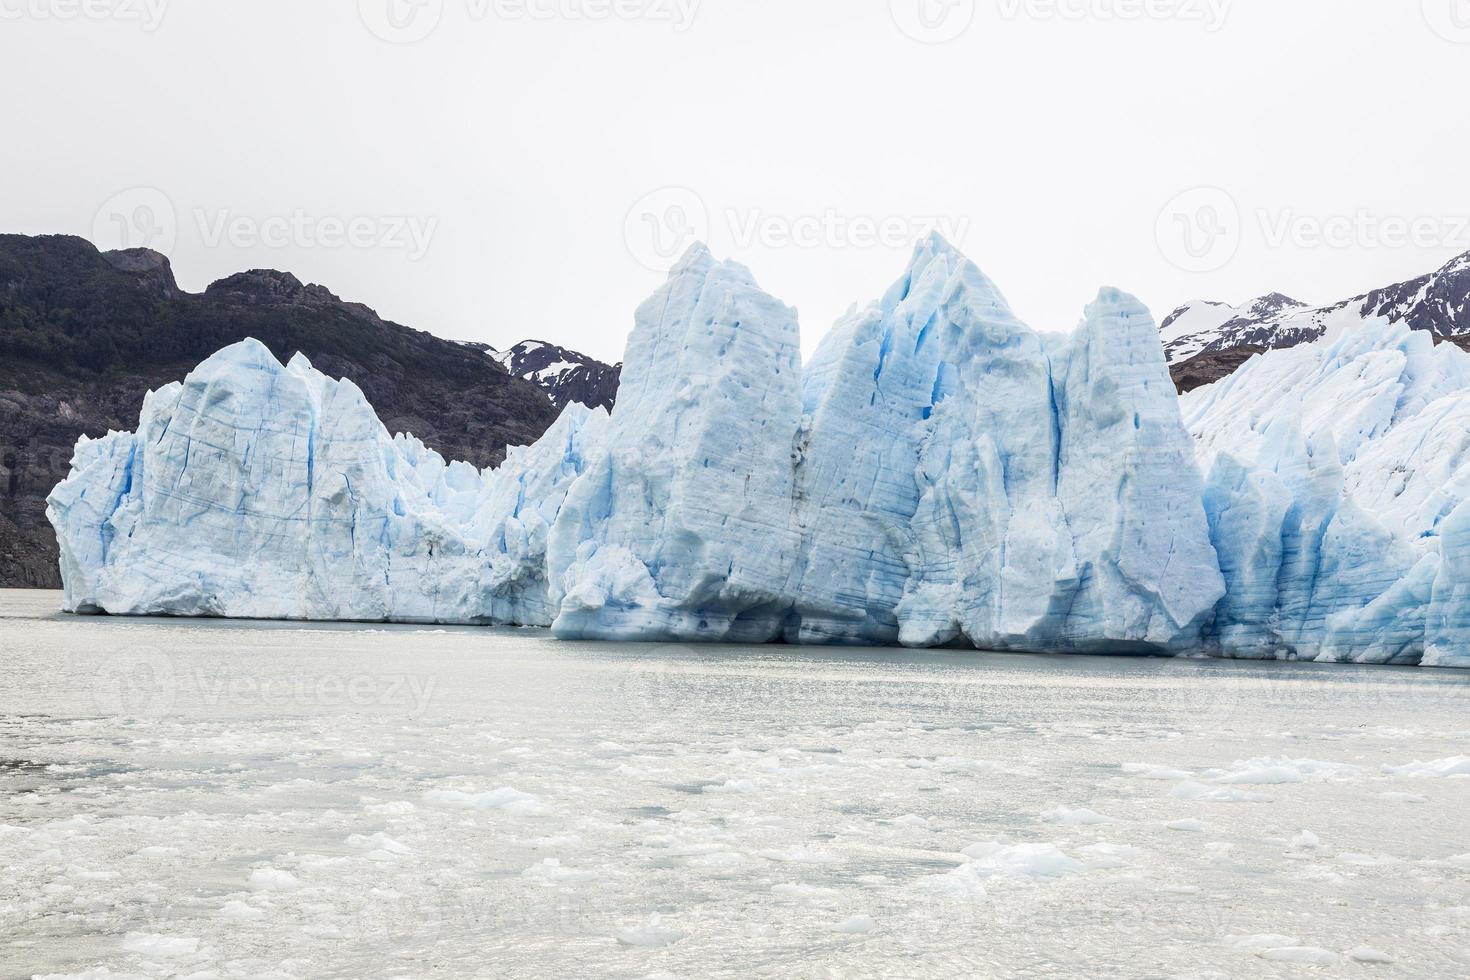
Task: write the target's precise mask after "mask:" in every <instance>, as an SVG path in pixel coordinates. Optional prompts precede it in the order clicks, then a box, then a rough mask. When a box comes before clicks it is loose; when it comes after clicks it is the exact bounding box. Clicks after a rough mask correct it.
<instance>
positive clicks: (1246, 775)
mask: <svg viewBox="0 0 1470 980" xmlns="http://www.w3.org/2000/svg"><path fill="white" fill-rule="evenodd" d="M1232 769H1233V771H1232V772H1230V773H1228V774H1226V775H1223V776H1219V777H1217V778H1216V779H1215V782H1217V783H1223V784H1225V785H1247V786H1273V785H1282V784H1286V783H1302V782H1306V781H1308V780H1313V781H1319V780H1327V779H1350V778H1352V777H1354V776H1357V775H1359V774H1361V772H1362V770H1361V769H1359V768H1358V767H1357V766H1352V765H1347V764H1345V763H1338V762H1319V761H1317V760H1316V759H1280V758H1270V759H1248V760H1246V761H1244V762H1237V763H1235V765H1234V766H1233V767H1232Z"/></svg>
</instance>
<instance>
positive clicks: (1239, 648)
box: [48, 236, 1470, 666]
mask: <svg viewBox="0 0 1470 980" xmlns="http://www.w3.org/2000/svg"><path fill="white" fill-rule="evenodd" d="M800 350H801V345H800V335H799V328H798V323H797V315H796V312H795V311H794V310H793V309H791V308H790V307H788V306H786V305H785V304H784V303H782V302H781V301H780V300H778V299H776V298H775V297H773V296H771V295H769V294H767V293H766V292H764V291H763V290H762V289H761V288H760V286H759V285H758V284H757V282H756V280H755V278H754V276H753V275H752V274H751V273H750V271H749V270H747V269H745V268H744V267H742V266H740V265H738V264H736V263H734V262H720V261H717V260H716V259H715V257H714V256H713V255H711V254H710V252H709V251H708V249H706V248H705V247H703V246H695V247H694V248H692V249H691V250H690V251H689V252H688V254H686V255H685V256H684V258H683V259H682V260H681V261H680V262H679V263H678V264H677V265H676V266H675V268H674V269H673V271H672V272H671V274H670V276H669V279H668V281H667V283H665V285H664V286H663V287H662V288H661V289H660V290H659V291H658V292H657V293H656V294H655V295H654V296H652V297H651V298H650V299H649V300H648V301H647V302H645V303H644V304H643V305H642V306H641V307H640V308H639V310H638V312H637V316H636V319H635V325H634V329H633V332H632V334H631V336H630V338H629V341H628V347H627V354H626V357H625V360H624V364H625V367H624V370H623V380H622V385H621V389H620V391H619V394H618V398H617V405H616V407H615V409H614V411H613V412H612V413H611V415H610V416H609V414H608V413H607V412H605V411H603V410H601V409H598V410H590V409H587V408H584V407H582V406H580V405H577V404H573V405H571V406H570V407H569V408H568V409H567V410H566V412H565V413H564V414H563V416H562V417H561V419H560V420H559V421H558V422H557V423H556V425H554V426H553V427H552V429H551V430H550V431H548V432H547V433H546V435H545V436H544V437H543V438H542V439H541V440H540V441H539V442H538V443H537V444H536V445H534V446H530V447H525V448H522V449H518V450H514V451H512V452H511V454H510V455H509V458H508V459H507V461H506V462H505V463H504V464H503V465H502V466H501V467H499V468H498V469H494V470H486V471H479V470H476V469H475V468H474V467H472V466H469V465H467V464H462V463H449V462H446V461H445V460H444V459H442V458H441V457H440V456H438V454H436V453H434V452H432V451H431V450H429V449H427V448H426V447H425V446H424V445H423V444H422V443H420V442H419V441H418V440H416V439H414V438H413V437H412V436H409V435H391V434H389V433H388V432H387V430H386V429H384V427H383V425H382V423H381V422H380V421H379V420H378V418H377V417H376V415H375V414H374V412H373V410H372V408H371V406H370V405H369V404H368V402H367V400H366V399H365V398H364V397H363V395H362V392H361V391H360V390H358V389H357V388H356V387H355V386H354V385H352V384H351V383H350V382H347V381H336V380H333V379H330V378H327V377H326V376H324V375H322V374H321V373H320V372H318V371H316V370H315V369H314V368H313V367H312V366H311V365H310V364H309V363H307V362H306V360H305V359H304V358H301V357H299V356H298V357H296V358H295V359H293V360H291V361H290V362H289V363H287V364H282V363H281V362H280V361H278V360H277V359H276V358H275V356H273V355H272V353H271V352H270V351H269V350H267V349H266V348H265V347H264V346H263V345H261V344H258V343H255V342H251V341H247V342H245V343H241V344H237V345H235V346H233V347H230V348H226V349H225V350H223V351H220V352H219V353H218V354H216V355H214V356H213V357H211V358H210V359H209V360H207V361H206V362H204V363H203V364H201V365H200V366H199V367H198V368H197V369H196V370H195V371H194V372H193V373H192V374H191V375H190V376H189V377H188V378H187V379H186V380H185V381H184V382H183V383H181V384H175V385H170V386H168V387H166V388H163V389H161V390H159V391H157V392H154V393H152V394H151V395H150V396H149V398H148V400H147V402H146V404H145V406H144V408H143V411H142V415H141V418H140V420H139V427H138V430H137V432H135V433H113V434H111V435H109V436H107V437H106V438H103V439H99V440H86V439H84V440H83V441H82V443H81V444H80V445H79V446H78V448H77V453H76V457H75V459H74V461H73V468H72V472H71V475H70V476H69V477H68V479H67V480H66V481H64V482H63V483H62V484H61V485H59V486H58V487H57V488H56V490H55V491H54V492H53V494H52V496H51V499H50V508H49V511H48V514H49V516H50V518H51V521H52V523H53V524H54V526H55V527H56V531H57V535H58V538H59V540H60V543H61V553H62V571H63V579H64V582H65V588H66V593H65V595H66V598H65V602H66V608H67V609H69V610H71V611H75V612H106V613H113V614H141V615H155V614H157V615H185V616H195V615H205V616H231V617H246V618H280V619H298V620H310V619H336V620H361V621H373V622H377V621H392V622H409V623H442V624H448V623H454V624H475V625H525V626H541V627H550V628H551V629H552V630H553V631H554V633H555V634H556V635H557V636H559V637H562V638H565V639H601V640H646V641H680V642H741V643H749V642H787V643H795V644H831V645H880V646H881V645H895V644H902V645H905V646H911V647H943V646H973V647H978V648H982V649H991V650H1015V651H1034V652H1072V653H1153V654H1183V655H1198V654H1209V655H1215V656H1227V657H1254V658H1283V659H1297V658H1301V659H1328V660H1354V661H1362V662H1381V663H1424V664H1427V665H1435V666H1470V660H1467V658H1466V657H1465V655H1464V654H1463V653H1461V652H1460V651H1463V650H1465V649H1466V648H1467V647H1466V641H1467V640H1470V588H1467V587H1466V586H1464V585H1463V584H1461V583H1463V582H1465V581H1466V577H1465V574H1461V573H1462V572H1463V571H1464V570H1465V569H1466V568H1470V505H1467V506H1463V507H1462V506H1459V505H1460V503H1461V502H1462V501H1464V500H1465V499H1466V498H1467V497H1470V492H1467V491H1466V490H1465V488H1467V487H1470V456H1467V452H1470V450H1467V448H1466V446H1465V445H1464V444H1463V439H1461V440H1459V441H1456V440H1455V438H1454V436H1453V433H1454V432H1455V431H1459V432H1460V433H1461V434H1462V435H1463V432H1464V431H1465V423H1464V421H1463V419H1464V414H1465V413H1466V412H1470V396H1467V392H1470V355H1466V354H1464V353H1462V352H1460V351H1458V350H1456V349H1454V348H1451V347H1444V348H1435V347H1434V346H1433V343H1432V340H1431V338H1429V337H1428V336H1427V335H1425V334H1422V333H1419V334H1412V333H1410V332H1409V331H1408V330H1407V328H1393V329H1390V328H1389V327H1387V326H1386V325H1383V324H1375V323H1368V324H1365V325H1363V326H1362V327H1360V328H1357V329H1356V330H1355V331H1351V332H1349V333H1348V334H1346V335H1344V336H1342V337H1328V338H1324V339H1323V340H1321V341H1318V342H1317V343H1315V344H1310V345H1306V346H1304V347H1301V348H1297V349H1296V350H1293V351H1278V352H1273V353H1272V354H1270V355H1268V356H1265V357H1261V358H1258V359H1257V360H1256V361H1254V362H1252V363H1251V364H1249V365H1247V366H1246V367H1245V368H1244V369H1242V370H1241V372H1240V373H1239V374H1238V375H1236V376H1235V377H1232V378H1229V379H1226V380H1225V381H1222V382H1220V383H1218V384H1216V385H1214V386H1211V387H1210V388H1205V389H1201V390H1200V391H1198V392H1195V393H1193V394H1192V395H1190V396H1187V397H1186V398H1185V399H1184V401H1183V403H1182V408H1181V400H1180V398H1179V396H1178V395H1177V394H1176V391H1175V388H1174V385H1173V383H1172V381H1171V378H1170V375H1169V369H1168V366H1167V364H1166V361H1165V357H1164V351H1163V347H1162V344H1161V342H1160V337H1159V330H1158V327H1157V325H1156V323H1155V321H1154V319H1153V317H1152V316H1151V315H1150V313H1149V311H1148V310H1147V309H1146V308H1145V307H1144V306H1143V304H1142V303H1140V302H1139V301H1138V300H1137V299H1135V298H1133V297H1132V296H1129V295H1127V294H1126V293H1123V292H1120V291H1118V290H1114V289H1104V290H1102V291H1101V292H1099V294H1098V296H1097V298H1096V300H1094V302H1093V303H1092V304H1090V305H1089V306H1088V307H1087V309H1086V310H1085V311H1084V313H1083V317H1082V320H1081V322H1080V324H1079V325H1078V327H1077V328H1076V329H1075V330H1073V331H1072V332H1070V333H1065V334H1050V333H1042V332H1038V331H1036V330H1033V329H1032V328H1030V327H1028V326H1027V325H1026V324H1024V323H1023V322H1021V321H1020V320H1019V319H1018V318H1017V317H1016V315H1015V314H1014V313H1013V312H1012V311H1011V309H1010V307H1009V306H1008V304H1007V303H1006V301H1005V299H1004V297H1003V296H1002V295H1001V293H1000V291H999V289H998V288H997V287H996V286H995V284H994V283H992V282H991V281H990V280H989V279H988V278H987V277H986V276H985V275H984V274H983V273H982V272H981V271H980V270H979V269H978V268H977V267H976V266H975V265H974V264H973V263H971V262H970V261H969V260H968V259H966V258H965V257H964V256H963V255H961V254H960V253H959V252H958V251H957V250H956V249H954V248H953V247H952V246H951V245H949V244H948V243H947V242H945V241H944V240H943V239H941V238H939V237H938V236H931V237H929V238H927V239H925V240H923V241H921V242H920V243H919V244H918V246H917V247H916V249H915V252H914V257H913V260H912V262H911V263H910V265H909V267H908V269H907V270H906V271H905V272H904V274H903V275H902V276H901V277H900V279H899V280H898V281H897V282H896V283H895V284H894V285H893V286H892V287H890V288H889V289H888V291H887V292H885V293H884V294H883V296H882V297H881V298H880V299H879V300H877V301H876V302H874V303H873V304H872V305H871V306H869V307H867V308H865V309H855V310H854V312H852V313H850V314H848V315H847V316H845V317H843V318H842V319H841V320H840V321H839V322H838V323H837V324H836V326H835V327H834V328H833V329H832V331H831V332H830V333H829V334H828V335H827V337H826V338H825V339H824V340H823V341H822V343H821V345H820V346H819V348H818V349H817V352H816V353H815V355H814V356H813V357H812V358H811V360H810V362H809V363H807V364H806V365H805V366H803V365H802V363H801V354H800ZM1440 443H1443V444H1444V445H1443V446H1440V448H1441V449H1442V450H1443V451H1442V452H1438V453H1436V454H1429V453H1426V452H1425V451H1424V450H1423V449H1422V448H1420V447H1423V446H1425V445H1428V444H1433V445H1437V446H1438V445H1439V444H1440ZM1416 458H1417V459H1420V460H1421V462H1420V463H1419V464H1418V465H1417V466H1415V467H1413V468H1411V469H1409V470H1407V471H1405V470H1404V469H1403V467H1404V466H1405V465H1406V464H1408V463H1411V462H1412V460H1414V459H1416ZM1462 463H1463V464H1464V465H1463V466H1462ZM1389 474H1393V475H1389Z"/></svg>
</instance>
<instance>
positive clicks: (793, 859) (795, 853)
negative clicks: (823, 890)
mask: <svg viewBox="0 0 1470 980" xmlns="http://www.w3.org/2000/svg"><path fill="white" fill-rule="evenodd" d="M756 857H762V858H765V859H766V860H767V861H777V862H779V863H782V864H830V863H831V862H833V861H836V860H837V855H835V854H833V853H832V852H831V851H825V850H823V849H821V848H820V847H803V846H797V847H787V848H772V849H769V850H764V851H757V852H756Z"/></svg>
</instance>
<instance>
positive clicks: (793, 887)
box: [771, 882, 838, 902]
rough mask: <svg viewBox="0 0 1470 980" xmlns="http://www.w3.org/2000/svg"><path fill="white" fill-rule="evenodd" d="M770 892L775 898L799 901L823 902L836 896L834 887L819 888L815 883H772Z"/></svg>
mask: <svg viewBox="0 0 1470 980" xmlns="http://www.w3.org/2000/svg"><path fill="white" fill-rule="evenodd" d="M771 894H772V895H775V896H776V897H777V898H789V899H794V900H796V901H800V902H823V901H830V900H832V899H835V898H837V897H838V893H837V892H836V891H835V890H834V889H831V888H819V887H817V886H816V885H806V884H802V883H800V882H790V883H787V884H781V885H772V886H771Z"/></svg>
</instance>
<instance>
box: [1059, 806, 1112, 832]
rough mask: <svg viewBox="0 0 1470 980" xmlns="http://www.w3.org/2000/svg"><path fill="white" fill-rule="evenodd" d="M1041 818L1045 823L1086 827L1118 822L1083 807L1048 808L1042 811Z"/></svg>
mask: <svg viewBox="0 0 1470 980" xmlns="http://www.w3.org/2000/svg"><path fill="white" fill-rule="evenodd" d="M1041 819H1042V820H1043V821H1044V822H1046V823H1055V824H1062V825H1063V826H1069V827H1088V826H1096V825H1100V824H1107V823H1117V822H1118V821H1117V820H1115V819H1113V818H1112V817H1105V816H1103V815H1102V814H1101V813H1098V812H1096V811H1094V810H1089V809H1087V808H1085V807H1083V808H1079V809H1076V810H1072V809H1068V808H1067V807H1058V808H1057V809H1055V810H1048V811H1046V812H1045V813H1043V814H1042V815H1041Z"/></svg>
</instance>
